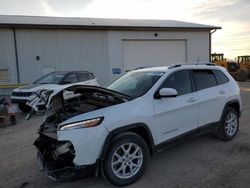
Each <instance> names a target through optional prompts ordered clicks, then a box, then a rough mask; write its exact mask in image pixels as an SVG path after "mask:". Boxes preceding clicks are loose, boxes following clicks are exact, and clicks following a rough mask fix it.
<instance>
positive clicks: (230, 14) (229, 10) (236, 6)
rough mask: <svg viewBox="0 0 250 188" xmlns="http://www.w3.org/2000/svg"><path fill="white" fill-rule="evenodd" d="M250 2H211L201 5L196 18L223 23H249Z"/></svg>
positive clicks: (197, 9)
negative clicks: (221, 21) (216, 20)
mask: <svg viewBox="0 0 250 188" xmlns="http://www.w3.org/2000/svg"><path fill="white" fill-rule="evenodd" d="M249 9H250V1H249V0H210V1H205V2H202V3H199V4H198V5H197V6H196V7H195V8H194V10H195V12H196V13H195V16H198V17H200V18H211V19H218V20H223V21H240V22H245V21H249V16H250V13H249Z"/></svg>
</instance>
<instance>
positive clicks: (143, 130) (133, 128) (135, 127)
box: [99, 123, 156, 160]
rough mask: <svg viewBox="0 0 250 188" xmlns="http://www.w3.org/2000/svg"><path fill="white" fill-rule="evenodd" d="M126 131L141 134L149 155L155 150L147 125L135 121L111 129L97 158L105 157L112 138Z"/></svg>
mask: <svg viewBox="0 0 250 188" xmlns="http://www.w3.org/2000/svg"><path fill="white" fill-rule="evenodd" d="M127 132H132V133H135V134H138V135H139V136H141V137H142V138H143V139H144V140H145V142H146V143H147V145H148V149H149V151H150V154H151V155H152V154H153V153H154V152H155V151H156V149H155V144H154V140H153V136H152V134H151V132H150V129H149V127H148V126H147V125H146V124H144V123H135V124H130V125H126V126H123V127H119V128H117V129H114V130H112V131H111V132H110V133H109V134H108V136H107V138H106V139H105V142H104V145H103V148H102V151H101V154H100V158H99V159H100V160H103V159H104V158H105V156H106V153H107V151H108V148H109V143H110V142H111V141H112V140H114V139H116V138H118V137H120V136H122V135H124V134H126V133H127Z"/></svg>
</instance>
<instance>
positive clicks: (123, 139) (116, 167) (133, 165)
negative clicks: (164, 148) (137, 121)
mask: <svg viewBox="0 0 250 188" xmlns="http://www.w3.org/2000/svg"><path fill="white" fill-rule="evenodd" d="M148 158H149V150H148V146H147V144H146V142H145V141H144V139H143V138H142V137H141V136H139V135H137V134H135V133H132V132H128V133H125V134H122V135H121V136H119V137H118V138H116V139H114V140H112V141H111V143H110V147H109V149H108V151H107V155H106V157H105V159H104V161H103V176H104V178H105V179H106V180H107V181H108V182H110V183H111V184H113V185H117V186H125V185H129V184H132V183H134V182H136V181H137V180H138V179H139V178H140V177H141V176H142V174H143V173H144V171H145V169H146V164H147V160H148Z"/></svg>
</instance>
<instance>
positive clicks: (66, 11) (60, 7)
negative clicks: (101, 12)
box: [45, 0, 93, 16]
mask: <svg viewBox="0 0 250 188" xmlns="http://www.w3.org/2000/svg"><path fill="white" fill-rule="evenodd" d="M45 1H46V4H47V6H48V7H50V9H51V10H53V11H54V12H56V13H58V14H60V15H62V16H67V15H71V16H72V15H75V14H77V13H78V12H79V11H80V10H82V9H83V8H85V7H86V6H87V5H89V4H90V3H91V2H92V1H93V0H45Z"/></svg>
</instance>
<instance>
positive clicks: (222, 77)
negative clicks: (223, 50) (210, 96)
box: [213, 70, 229, 84]
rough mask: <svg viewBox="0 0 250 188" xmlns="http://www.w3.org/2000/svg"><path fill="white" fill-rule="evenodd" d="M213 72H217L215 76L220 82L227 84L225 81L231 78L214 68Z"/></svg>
mask: <svg viewBox="0 0 250 188" xmlns="http://www.w3.org/2000/svg"><path fill="white" fill-rule="evenodd" d="M213 72H214V74H215V77H216V79H217V82H218V84H225V83H227V82H229V79H228V78H227V77H226V75H225V74H224V73H223V72H221V71H220V70H213Z"/></svg>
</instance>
